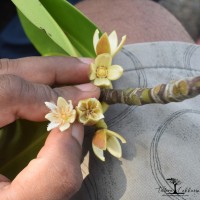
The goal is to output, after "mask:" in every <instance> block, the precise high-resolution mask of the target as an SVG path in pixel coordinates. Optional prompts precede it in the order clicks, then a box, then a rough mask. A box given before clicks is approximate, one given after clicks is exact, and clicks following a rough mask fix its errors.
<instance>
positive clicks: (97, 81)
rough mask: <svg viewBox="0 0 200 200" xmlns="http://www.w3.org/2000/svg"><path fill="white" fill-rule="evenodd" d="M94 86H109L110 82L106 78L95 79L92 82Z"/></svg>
mask: <svg viewBox="0 0 200 200" xmlns="http://www.w3.org/2000/svg"><path fill="white" fill-rule="evenodd" d="M94 85H96V86H106V87H108V86H110V85H111V82H110V80H108V79H107V78H96V79H95V80H94Z"/></svg>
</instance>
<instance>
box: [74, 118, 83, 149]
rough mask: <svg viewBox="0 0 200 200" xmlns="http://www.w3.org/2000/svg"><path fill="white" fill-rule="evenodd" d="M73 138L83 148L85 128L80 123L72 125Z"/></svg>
mask: <svg viewBox="0 0 200 200" xmlns="http://www.w3.org/2000/svg"><path fill="white" fill-rule="evenodd" d="M72 136H73V137H74V138H75V139H76V140H77V141H78V143H79V144H80V145H81V146H82V144H83V137H84V128H83V125H82V124H80V123H77V122H76V123H74V124H73V125H72Z"/></svg>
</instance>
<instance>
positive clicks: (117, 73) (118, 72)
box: [108, 65, 123, 80]
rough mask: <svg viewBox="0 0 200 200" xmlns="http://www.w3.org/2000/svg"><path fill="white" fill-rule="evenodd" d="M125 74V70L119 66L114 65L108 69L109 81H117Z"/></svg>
mask: <svg viewBox="0 0 200 200" xmlns="http://www.w3.org/2000/svg"><path fill="white" fill-rule="evenodd" d="M122 74H123V68H122V67H121V66H119V65H112V66H109V67H108V79H109V80H117V79H118V78H120V77H121V76H122Z"/></svg>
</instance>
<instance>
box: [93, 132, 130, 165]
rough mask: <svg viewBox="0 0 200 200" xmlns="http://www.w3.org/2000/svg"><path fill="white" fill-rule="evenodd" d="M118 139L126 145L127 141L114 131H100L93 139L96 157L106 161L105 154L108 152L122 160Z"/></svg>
mask: <svg viewBox="0 0 200 200" xmlns="http://www.w3.org/2000/svg"><path fill="white" fill-rule="evenodd" d="M117 138H118V139H120V140H121V142H122V143H126V140H125V139H124V138H123V137H122V136H121V135H119V134H118V133H115V132H114V131H110V130H108V129H99V130H98V131H96V132H95V135H94V137H93V139H92V148H93V151H94V153H95V155H96V156H97V157H98V158H99V159H100V160H102V161H105V157H104V153H103V152H104V151H106V150H108V152H110V154H112V155H113V156H115V157H117V158H121V157H122V148H121V145H120V143H119V141H118V139H117Z"/></svg>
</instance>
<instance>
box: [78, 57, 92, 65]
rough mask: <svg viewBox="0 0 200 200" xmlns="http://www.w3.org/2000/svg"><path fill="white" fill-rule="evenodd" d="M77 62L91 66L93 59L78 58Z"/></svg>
mask: <svg viewBox="0 0 200 200" xmlns="http://www.w3.org/2000/svg"><path fill="white" fill-rule="evenodd" d="M79 60H80V61H81V62H82V63H85V64H88V65H89V64H91V63H92V62H93V59H91V58H79Z"/></svg>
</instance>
